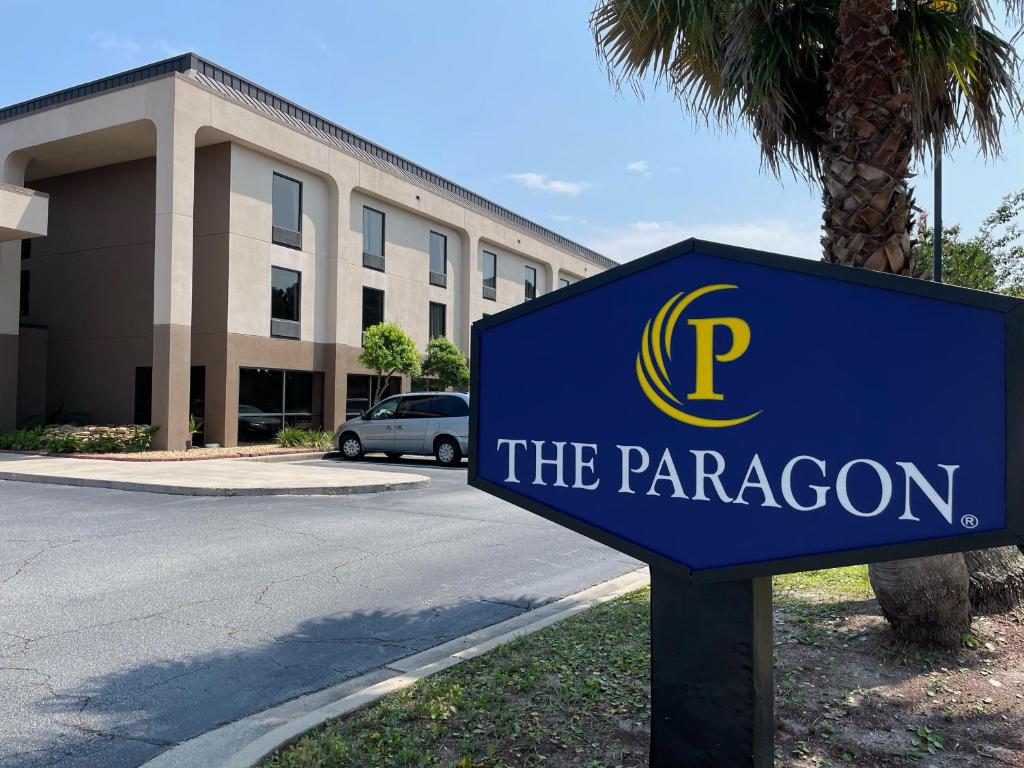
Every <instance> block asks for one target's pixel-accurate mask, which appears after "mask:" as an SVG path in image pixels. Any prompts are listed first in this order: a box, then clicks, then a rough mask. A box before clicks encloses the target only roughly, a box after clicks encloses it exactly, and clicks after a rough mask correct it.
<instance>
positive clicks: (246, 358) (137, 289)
mask: <svg viewBox="0 0 1024 768" xmlns="http://www.w3.org/2000/svg"><path fill="white" fill-rule="evenodd" d="M612 266H614V263H613V262H612V261H610V260H609V259H607V258H605V257H603V256H601V255H600V254H597V253H595V252H593V251H591V250H589V249H587V248H585V247H583V246H581V245H579V244H577V243H574V242H572V241H571V240H568V239H566V238H565V237H562V236H561V235H558V234H556V233H555V232H552V231H550V230H548V229H546V228H545V227H542V226H540V225H538V224H535V223H534V222H532V221H529V220H527V219H525V218H523V217H522V216H519V215H517V214H515V213H512V212H511V211H508V210H506V209H505V208H502V207H501V206H499V205H497V204H495V203H492V202H491V201H489V200H486V199H485V198H483V197H481V196H479V195H477V194H475V193H473V192H471V191H469V190H467V189H464V188H463V187H460V186H459V185H457V184H455V183H453V182H451V181H448V180H447V179H445V178H443V177H441V176H438V175H437V174H435V173H432V172H431V171H429V170H427V169H425V168H423V167H421V166H419V165H417V164H415V163H413V162H410V161H408V160H406V159H404V158H402V157H400V156H398V155H395V154H394V153H392V152H389V151H388V150H386V149H384V148H382V147H380V146H377V145H376V144H373V143H372V142H370V141H367V140H366V139H363V138H361V137H359V136H356V135H355V134H352V133H350V132H349V131H346V130H345V129H344V128H342V127H340V126H338V125H336V124H334V123H332V122H330V121H328V120H325V119H324V118H321V117H319V116H317V115H315V114H312V113H310V112H308V111H307V110H304V109H302V108H301V107H299V106H297V105H295V104H293V103H291V102H289V101H287V100H286V99H283V98H281V97H279V96H277V95H275V94H273V93H271V92H269V91H267V90H265V89H263V88H261V87H259V86H258V85H255V84H254V83H252V82H250V81H248V80H246V79H244V78H241V77H238V76H237V75H234V74H232V73H231V72H228V71H226V70H224V69H222V68H220V67H218V66H217V65H215V64H212V63H211V62H209V61H207V60H205V59H202V58H200V57H199V56H196V55H194V54H185V55H182V56H178V57H175V58H172V59H168V60H166V61H162V62H159V63H156V64H151V65H149V66H145V67H140V68H138V69H134V70H131V71H129V72H124V73H122V74H119V75H114V76H112V77H108V78H105V79H103V80H98V81H95V82H92V83H88V84H85V85H80V86H76V87H74V88H68V89H67V90H64V91H60V92H57V93H53V94H50V95H48V96H42V97H40V98H37V99H32V100H31V101H27V102H24V103H21V104H16V105H14V106H11V107H7V108H4V109H0V431H5V430H8V429H12V428H14V427H15V425H20V424H26V423H32V422H38V421H39V420H41V419H44V418H49V419H59V418H62V419H73V418H77V419H80V420H87V421H89V422H90V423H97V424H130V423H152V424H155V425H158V426H159V430H158V431H157V433H156V436H155V445H157V446H158V447H169V448H182V447H184V445H185V442H186V440H187V439H188V438H189V435H188V422H189V416H190V415H194V416H196V417H197V418H199V419H201V420H202V422H203V438H204V439H205V441H206V442H216V443H220V444H222V445H235V444H237V443H238V442H247V441H260V440H267V439H270V438H272V436H273V434H274V433H275V432H276V430H277V429H278V428H280V427H281V425H284V424H288V425H298V426H306V427H309V426H311V427H323V428H324V429H328V430H330V429H333V428H334V427H335V426H336V425H337V424H339V423H340V422H341V421H343V420H344V419H345V417H346V414H347V413H350V412H351V411H353V410H359V409H360V408H361V407H363V406H365V403H366V400H367V399H368V398H369V397H370V396H371V392H370V386H371V383H370V377H369V376H368V373H369V372H368V371H367V370H366V369H364V368H363V367H362V366H360V364H359V362H358V360H357V358H358V356H359V354H360V351H361V349H360V340H361V336H362V331H363V329H364V328H365V327H366V326H367V325H370V324H373V323H376V322H380V321H381V320H388V321H394V322H397V323H398V324H399V325H401V326H402V328H404V329H405V330H406V331H407V332H408V333H409V334H410V335H411V336H412V337H413V338H414V339H415V340H416V343H417V345H418V346H419V347H420V348H421V349H425V347H426V344H427V341H428V339H429V338H430V337H432V336H434V335H445V336H448V337H449V338H451V339H452V340H453V341H454V342H455V343H456V344H458V345H459V346H460V347H461V348H462V349H463V350H464V351H467V352H468V348H469V331H470V326H471V324H472V323H473V321H474V320H477V319H479V318H481V317H482V316H484V315H486V314H491V313H494V312H497V311H500V310H501V309H504V308H507V307H510V306H513V305H515V304H518V303H520V302H522V301H525V300H528V299H529V298H531V297H533V296H535V295H540V294H543V293H547V292H549V291H552V290H557V289H558V288H559V287H561V286H564V285H566V284H568V283H572V282H575V281H577V280H580V279H583V278H585V277H588V276H590V275H593V274H596V273H597V272H600V271H602V270H605V269H607V268H609V267H612ZM401 386H402V388H403V389H406V390H407V389H408V387H409V386H410V382H409V381H408V380H404V381H402V382H401ZM392 391H393V390H392Z"/></svg>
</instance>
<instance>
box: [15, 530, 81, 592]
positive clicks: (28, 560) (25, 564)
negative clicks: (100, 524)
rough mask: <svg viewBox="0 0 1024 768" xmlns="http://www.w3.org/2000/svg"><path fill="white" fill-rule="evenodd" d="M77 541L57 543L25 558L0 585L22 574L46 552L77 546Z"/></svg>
mask: <svg viewBox="0 0 1024 768" xmlns="http://www.w3.org/2000/svg"><path fill="white" fill-rule="evenodd" d="M78 541H79V540H78V539H74V540H72V541H67V542H62V543H59V544H51V545H50V546H48V547H43V548H42V549H40V550H39V551H38V552H36V553H35V554H34V555H30V556H29V557H27V558H25V559H24V560H22V561H21V564H20V565H19V566H18V568H17V570H16V571H15V572H14V573H12V574H11V575H10V576H7V577H6V578H3V579H0V584H7V583H8V582H9V581H11V580H12V579H14V578H16V577H17V576H20V575H21V574H22V573H24V571H25V569H26V568H28V566H29V565H30V564H31V563H32V561H33V560H35V559H37V558H38V557H40V556H42V555H44V554H46V553H47V552H50V551H52V550H54V549H60V548H61V547H67V546H70V545H71V544H77V543H78Z"/></svg>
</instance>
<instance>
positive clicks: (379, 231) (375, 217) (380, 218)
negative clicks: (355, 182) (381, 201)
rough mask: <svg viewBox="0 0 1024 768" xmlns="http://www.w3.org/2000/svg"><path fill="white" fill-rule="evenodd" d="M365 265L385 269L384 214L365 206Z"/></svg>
mask: <svg viewBox="0 0 1024 768" xmlns="http://www.w3.org/2000/svg"><path fill="white" fill-rule="evenodd" d="M363 266H364V267H369V268H370V269H379V270H380V271H381V272H383V271H384V214H383V213H382V212H380V211H378V210H376V209H374V208H369V207H367V206H365V205H364V206H363Z"/></svg>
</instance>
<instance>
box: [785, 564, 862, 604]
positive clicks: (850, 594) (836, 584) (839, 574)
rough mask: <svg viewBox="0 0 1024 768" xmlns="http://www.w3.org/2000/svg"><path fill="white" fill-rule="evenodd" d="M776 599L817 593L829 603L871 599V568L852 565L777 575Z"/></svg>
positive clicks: (815, 595) (815, 594)
mask: <svg viewBox="0 0 1024 768" xmlns="http://www.w3.org/2000/svg"><path fill="white" fill-rule="evenodd" d="M773 586H774V588H775V597H776V600H779V599H782V600H783V601H784V600H786V599H787V598H791V597H807V596H814V597H816V598H817V599H819V600H824V601H828V602H848V601H851V600H869V599H871V598H872V597H874V592H872V591H871V584H869V583H868V567H867V566H866V565H851V566H848V567H846V568H832V569H830V570H827V571H804V572H803V573H787V574H784V575H782V576H776V577H775V579H774V580H773Z"/></svg>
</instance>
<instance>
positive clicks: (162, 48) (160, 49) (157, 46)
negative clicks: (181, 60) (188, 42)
mask: <svg viewBox="0 0 1024 768" xmlns="http://www.w3.org/2000/svg"><path fill="white" fill-rule="evenodd" d="M152 48H153V50H154V51H156V52H157V53H159V54H160V55H161V56H165V57H167V58H170V57H171V56H178V55H180V54H182V53H188V52H189V51H190V50H192V49H191V48H189V47H187V46H181V45H174V43H170V42H168V41H167V40H163V39H161V40H154V41H153V46H152Z"/></svg>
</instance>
